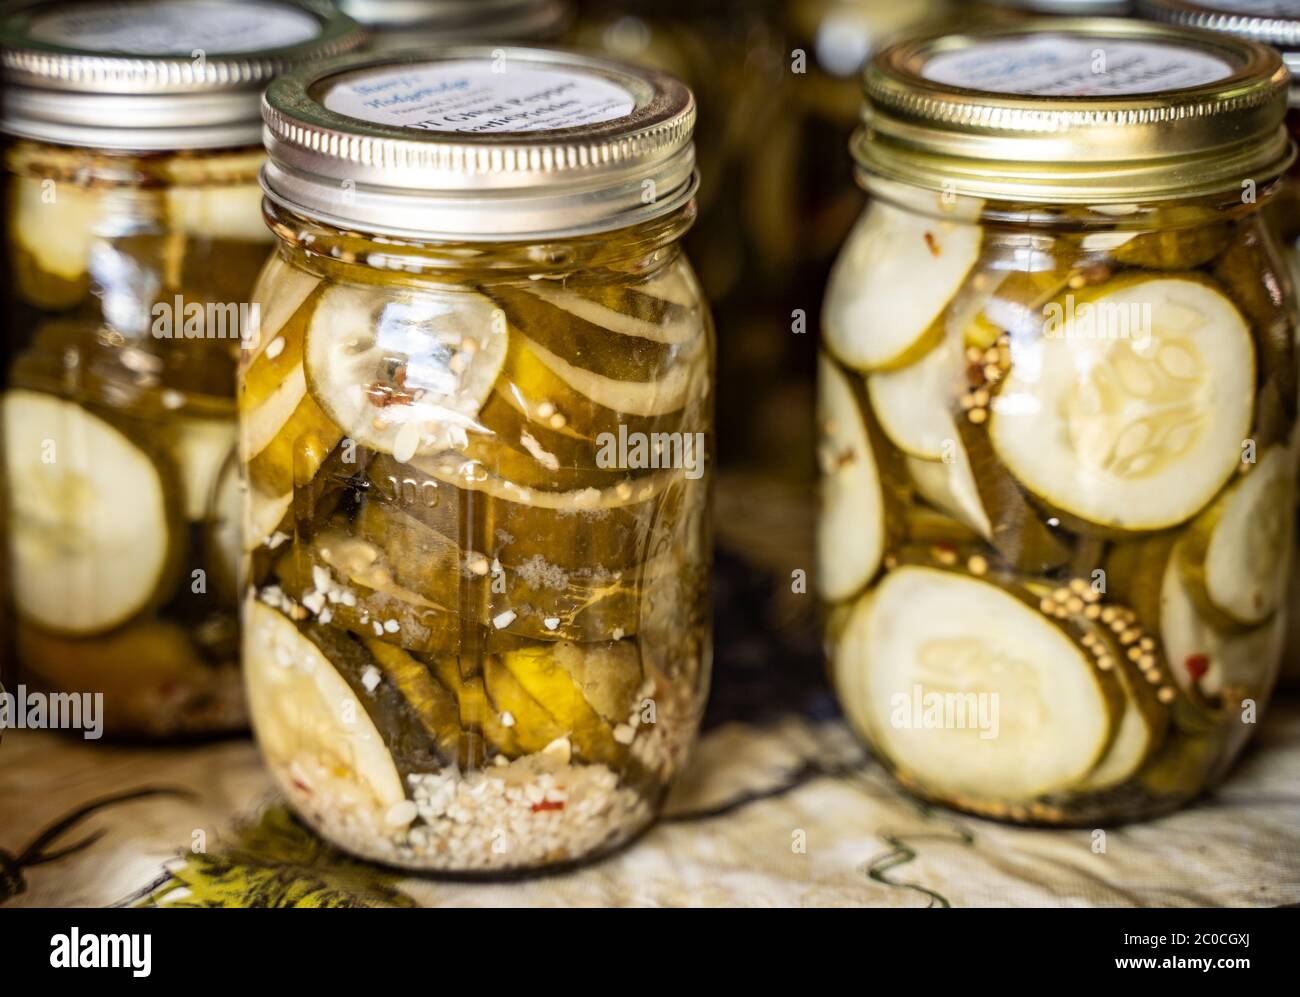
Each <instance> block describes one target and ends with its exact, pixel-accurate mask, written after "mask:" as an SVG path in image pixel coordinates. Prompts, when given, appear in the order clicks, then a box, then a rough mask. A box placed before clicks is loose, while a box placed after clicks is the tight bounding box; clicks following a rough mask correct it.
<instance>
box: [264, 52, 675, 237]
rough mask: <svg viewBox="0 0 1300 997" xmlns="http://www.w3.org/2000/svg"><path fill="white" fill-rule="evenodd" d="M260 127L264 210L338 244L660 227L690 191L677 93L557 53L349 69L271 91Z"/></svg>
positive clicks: (291, 78)
mask: <svg viewBox="0 0 1300 997" xmlns="http://www.w3.org/2000/svg"><path fill="white" fill-rule="evenodd" d="M263 116H264V118H265V120H266V135H265V141H266V148H267V153H268V160H267V164H266V166H265V168H264V169H263V173H262V185H263V187H264V188H265V190H266V192H267V195H268V196H269V197H270V198H271V199H272V200H273V201H275V202H277V203H279V204H282V205H283V206H285V207H286V208H288V209H290V210H292V211H296V212H298V213H301V214H304V215H306V216H308V217H311V218H315V219H317V220H319V221H323V222H325V223H327V224H330V225H334V226H336V227H339V228H345V229H354V230H361V231H365V232H375V233H384V234H390V235H397V236H402V237H404V238H416V239H426V240H452V241H460V240H491V241H511V240H517V239H524V238H533V237H536V236H542V235H547V236H564V235H578V234H584V233H589V232H601V231H608V230H611V229H616V228H622V227H625V226H628V225H634V224H637V223H639V222H642V221H648V220H650V219H652V218H656V217H659V216H662V215H665V214H668V213H670V212H672V211H674V210H676V209H677V208H679V207H681V206H682V205H684V204H685V203H686V202H687V201H689V200H690V198H691V197H692V196H693V195H694V193H695V189H696V186H697V179H696V175H695V149H694V146H693V145H692V143H691V132H692V129H693V128H694V125H695V99H694V97H693V96H692V94H691V92H690V90H689V89H688V88H687V87H686V86H685V84H683V83H681V82H679V81H678V80H676V79H674V78H673V77H671V76H668V75H666V74H664V73H660V72H657V71H655V70H651V69H643V68H639V67H638V68H634V67H631V66H625V65H622V64H620V63H616V62H610V61H607V60H604V59H597V58H594V57H592V56H587V55H578V54H575V53H571V52H561V51H555V50H551V49H537V48H501V47H499V46H498V47H492V48H488V47H485V46H466V47H458V48H447V49H440V50H438V51H437V52H436V53H434V54H430V52H429V51H427V50H419V51H414V52H406V53H397V54H393V55H369V56H350V57H346V58H343V59H336V60H333V61H332V62H329V63H326V64H324V65H319V66H310V67H307V66H304V67H300V68H298V69H295V70H293V71H291V72H289V73H286V74H285V75H283V76H281V77H279V78H278V79H276V80H275V82H273V83H272V84H271V85H270V86H269V87H268V88H267V91H266V95H265V97H264V98H263Z"/></svg>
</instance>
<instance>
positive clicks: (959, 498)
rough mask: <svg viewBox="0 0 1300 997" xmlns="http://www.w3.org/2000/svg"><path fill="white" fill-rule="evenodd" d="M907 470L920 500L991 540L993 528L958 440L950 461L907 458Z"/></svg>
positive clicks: (963, 448) (964, 450)
mask: <svg viewBox="0 0 1300 997" xmlns="http://www.w3.org/2000/svg"><path fill="white" fill-rule="evenodd" d="M907 471H908V475H909V476H910V477H911V479H912V483H913V484H914V485H915V486H916V490H917V491H918V492H919V493H920V495H921V497H922V498H923V499H925V500H926V501H927V502H929V503H930V504H931V505H933V506H934V507H935V508H936V509H939V510H940V511H942V512H946V513H947V514H948V515H950V516H951V517H952V518H953V519H955V520H957V522H959V523H961V524H963V525H964V526H967V527H969V528H970V529H972V530H974V531H975V532H976V533H978V534H979V535H980V536H982V537H983V538H984V539H985V540H988V539H991V538H992V536H993V526H992V524H991V523H990V522H989V515H988V513H987V512H985V511H984V505H983V503H981V502H980V496H979V489H978V488H977V487H976V485H975V477H974V475H972V474H971V470H970V459H969V458H968V457H967V456H966V448H965V447H964V446H962V445H961V441H960V440H958V441H957V443H956V447H955V449H954V450H953V460H952V461H950V462H945V461H942V460H918V459H917V458H915V457H908V458H907Z"/></svg>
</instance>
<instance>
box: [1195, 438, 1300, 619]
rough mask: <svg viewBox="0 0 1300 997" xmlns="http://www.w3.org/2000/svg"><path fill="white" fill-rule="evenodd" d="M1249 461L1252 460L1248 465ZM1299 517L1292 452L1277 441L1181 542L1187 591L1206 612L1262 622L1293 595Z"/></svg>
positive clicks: (1229, 617) (1204, 514)
mask: <svg viewBox="0 0 1300 997" xmlns="http://www.w3.org/2000/svg"><path fill="white" fill-rule="evenodd" d="M1247 466H1249V465H1247ZM1294 521H1295V471H1294V468H1293V463H1292V458H1291V453H1290V451H1289V450H1288V449H1287V448H1286V447H1284V446H1273V447H1270V448H1269V449H1268V451H1267V452H1265V453H1264V455H1263V456H1262V457H1261V459H1260V461H1259V463H1258V464H1256V465H1254V466H1253V467H1251V468H1250V471H1249V473H1247V474H1246V475H1245V476H1244V477H1242V478H1241V479H1240V480H1238V481H1236V482H1234V483H1233V484H1232V485H1231V486H1229V487H1228V488H1227V489H1225V490H1224V493H1223V494H1222V495H1220V496H1219V497H1218V498H1217V499H1216V500H1215V502H1214V504H1213V505H1211V506H1210V507H1209V508H1208V509H1206V510H1205V511H1204V512H1203V513H1201V514H1200V516H1198V517H1197V518H1196V520H1195V521H1194V522H1193V523H1192V525H1191V526H1190V527H1189V529H1188V531H1187V536H1186V538H1185V539H1184V541H1183V543H1182V544H1181V545H1180V548H1179V552H1180V564H1181V568H1182V571H1183V578H1184V580H1185V581H1186V583H1187V589H1188V592H1189V593H1190V594H1191V596H1192V598H1193V599H1194V600H1195V601H1196V604H1197V605H1198V606H1199V607H1200V608H1201V610H1202V613H1203V614H1204V615H1206V617H1207V618H1210V619H1216V618H1217V616H1218V615H1221V616H1222V617H1226V620H1224V621H1223V622H1224V623H1226V625H1227V626H1228V627H1229V628H1230V627H1232V625H1234V624H1236V625H1240V626H1254V625H1256V624H1259V623H1263V622H1264V621H1265V620H1267V619H1268V618H1269V617H1270V616H1272V615H1273V613H1275V612H1276V611H1277V609H1278V607H1279V606H1281V604H1282V602H1283V600H1284V599H1285V597H1286V583H1287V574H1288V572H1289V570H1290V567H1289V563H1288V558H1289V555H1290V551H1291V547H1292V539H1293V533H1294Z"/></svg>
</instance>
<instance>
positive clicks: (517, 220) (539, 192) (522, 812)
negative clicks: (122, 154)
mask: <svg viewBox="0 0 1300 997" xmlns="http://www.w3.org/2000/svg"><path fill="white" fill-rule="evenodd" d="M502 68H504V72H503V71H501V69H502ZM376 95H380V96H376ZM557 95H559V96H557ZM503 108H508V110H503ZM694 118H695V104H694V100H693V98H692V96H691V94H690V92H689V91H688V90H687V88H686V87H685V86H683V85H682V84H681V83H680V82H678V81H677V80H675V79H672V78H671V77H669V76H667V75H665V74H662V73H657V72H653V71H650V70H645V69H641V68H631V67H626V66H623V65H621V64H617V63H611V62H609V61H606V60H600V59H594V58H590V57H584V56H578V55H573V54H570V53H562V52H556V51H553V50H543V49H525V48H511V49H508V50H507V51H506V53H505V56H504V63H503V62H502V58H501V53H500V52H499V50H497V49H494V48H492V47H488V46H483V47H480V48H478V49H473V48H459V49H454V50H451V51H450V52H449V53H447V54H444V55H442V56H438V55H437V54H436V53H433V52H431V53H429V54H428V55H425V54H424V53H421V52H408V53H405V54H404V55H401V56H387V57H386V56H382V55H379V56H372V57H352V58H345V59H342V60H338V61H336V62H334V63H330V64H325V65H322V66H317V67H312V68H310V69H308V68H305V67H304V68H303V69H300V70H296V71H294V72H291V73H287V74H285V75H284V76H282V77H280V78H279V79H278V80H277V81H276V82H274V83H272V84H271V86H270V88H269V89H268V91H267V96H266V122H267V135H268V150H269V161H268V164H267V168H266V184H267V200H268V213H269V217H270V219H271V222H272V225H273V228H274V231H275V233H276V235H277V237H278V239H279V246H278V249H277V255H276V257H275V260H274V262H273V263H272V264H271V265H269V266H268V268H267V270H266V271H265V272H264V274H263V276H262V278H261V280H260V281H259V287H258V296H259V297H261V298H263V299H265V300H266V301H267V302H268V311H270V312H273V313H274V314H273V316H272V318H269V319H264V321H263V329H262V333H263V335H262V337H261V343H260V346H259V348H258V349H257V350H256V351H247V352H246V353H245V356H244V357H243V360H242V363H241V369H240V389H239V410H240V411H239V415H240V441H241V463H242V464H243V466H244V468H245V476H246V478H247V481H248V495H249V502H248V506H247V519H246V529H245V535H246V536H247V537H248V538H249V543H250V547H251V548H252V551H251V558H250V561H251V563H250V571H249V573H248V577H247V590H246V600H245V617H244V637H245V645H244V646H245V654H244V667H245V674H246V679H247V685H248V692H249V705H250V710H251V714H252V720H253V727H254V730H255V732H256V734H257V738H258V743H259V745H260V747H261V749H262V753H263V756H264V757H265V759H266V761H267V764H268V766H269V768H270V770H271V772H272V774H273V775H274V777H275V779H276V781H277V783H278V785H279V786H280V788H281V789H282V790H283V792H284V793H285V794H286V796H287V797H288V798H289V800H290V801H291V803H292V804H293V806H294V807H295V809H296V810H297V811H298V813H299V814H301V815H302V817H303V818H304V819H305V820H306V821H307V822H308V823H309V824H310V825H311V826H312V827H314V828H316V829H317V830H318V831H319V832H320V833H322V834H323V835H325V836H326V837H327V838H329V839H330V840H332V841H334V842H336V843H337V844H339V845H340V846H342V847H344V848H346V849H348V850H349V851H351V852H353V853H355V854H358V855H362V856H366V857H369V858H373V859H378V860H381V861H384V862H388V863H392V864H397V865H402V866H407V867H411V868H418V869H435V870H442V871H450V872H460V873H501V872H505V871H522V870H533V869H542V868H548V867H555V866H560V865H565V864H568V863H573V862H577V861H581V860H584V859H588V858H592V857H595V856H598V855H601V854H604V853H605V852H607V851H609V850H610V849H612V848H616V847H618V846H619V845H620V844H622V843H623V842H625V841H627V840H629V839H630V838H631V837H632V836H633V835H635V834H637V833H638V832H639V831H641V830H642V829H643V828H645V827H646V826H647V825H648V824H649V822H650V821H651V820H652V819H653V818H654V815H655V814H656V813H657V812H658V808H659V806H660V804H661V802H662V800H663V797H664V794H665V793H666V791H667V788H668V786H669V784H670V783H671V781H672V780H673V778H674V776H675V775H676V774H677V772H678V771H680V769H681V766H682V764H683V762H684V760H685V757H686V754H687V752H688V750H689V748H690V745H691V743H692V742H693V740H694V737H695V732H696V729H697V726H698V724H699V721H700V717H701V715H702V713H703V709H704V701H705V696H706V693H707V688H708V678H709V671H710V666H711V660H712V649H711V634H710V620H709V600H708V571H709V554H710V549H709V535H710V534H709V522H708V493H709V485H710V480H711V467H712V461H713V449H712V383H713V357H714V347H713V329H712V324H711V321H710V318H709V311H708V306H707V304H706V302H705V299H704V296H703V293H702V292H701V289H700V286H699V283H698V282H697V280H696V278H695V275H694V273H693V271H692V269H691V267H690V264H689V263H688V262H687V259H686V256H685V254H684V253H683V252H682V250H681V246H680V240H681V237H682V236H683V234H684V233H685V232H686V230H687V228H688V227H689V226H690V224H691V222H692V221H693V220H694V217H695V216H694V196H695V191H696V187H697V181H696V176H697V175H696V172H695V162H694V151H693V147H692V145H691V134H692V128H693V125H694ZM615 150H617V151H618V152H619V154H618V155H615V154H614V152H615ZM561 152H563V153H564V154H563V155H562V154H561ZM344 181H351V186H349V187H346V188H345V187H344V186H343V182H344ZM348 718H351V719H350V720H349V719H348Z"/></svg>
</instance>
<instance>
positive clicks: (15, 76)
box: [0, 0, 364, 738]
mask: <svg viewBox="0 0 1300 997" xmlns="http://www.w3.org/2000/svg"><path fill="white" fill-rule="evenodd" d="M363 37H364V36H363V34H362V33H361V31H360V29H358V28H357V27H356V25H355V24H353V23H352V22H351V21H350V20H348V19H347V18H346V17H344V16H342V15H341V14H339V13H338V12H337V11H336V10H335V9H334V8H333V7H332V6H330V5H328V4H325V3H323V2H315V0H304V2H294V0H269V2H248V3H243V2H237V0H236V2H228V0H171V2H159V0H134V2H131V0H128V2H125V3H115V4H98V3H63V2H51V0H29V2H18V3H11V4H8V5H6V6H5V7H4V9H3V12H2V13H0V48H2V49H3V56H2V59H3V71H4V85H5V104H4V110H3V118H2V119H0V125H2V127H3V130H4V132H5V134H6V135H7V136H8V137H9V141H8V143H7V145H6V148H5V165H6V170H7V173H6V178H5V187H6V199H7V208H8V214H7V220H8V231H7V232H6V238H5V240H4V255H5V260H4V262H5V268H6V272H7V282H8V288H7V295H8V299H9V302H10V311H9V314H8V316H7V318H8V327H7V330H6V361H7V362H6V368H5V370H4V372H3V373H4V380H3V388H4V396H3V408H2V409H0V418H2V419H3V430H4V432H3V447H4V470H5V497H6V506H7V517H6V524H5V525H6V529H5V542H6V544H7V546H8V553H9V557H8V562H7V568H8V572H7V584H8V586H9V589H10V605H9V608H8V610H7V612H9V613H11V614H12V627H11V628H7V629H10V632H11V633H12V634H13V637H14V641H15V644H16V650H17V657H18V659H19V663H20V665H19V669H18V670H19V674H20V677H21V679H22V681H23V682H24V683H25V684H26V685H27V686H28V687H29V688H33V689H42V690H45V691H54V692H71V693H91V694H93V693H102V694H103V697H104V700H103V719H104V722H105V729H106V730H107V731H108V732H109V733H110V734H111V735H116V736H125V737H142V738H164V737H174V736H189V735H201V734H210V733H217V732H222V731H229V730H236V729H240V728H242V727H243V726H244V725H245V723H246V719H245V713H244V708H243V705H242V696H241V693H240V679H239V669H238V650H239V641H238V626H237V600H236V588H235V573H236V563H237V559H238V553H239V534H238V511H239V505H240V495H239V489H238V474H237V461H236V459H235V452H234V444H235V423H234V371H235V363H236V359H237V356H238V354H239V352H240V346H241V341H242V339H243V337H246V336H248V335H250V334H252V333H255V331H256V326H257V321H258V317H259V306H258V303H257V302H254V301H253V300H252V298H251V293H252V288H253V283H254V280H255V278H256V275H257V273H258V271H259V269H260V268H261V266H262V264H263V262H264V261H265V259H266V256H267V253H268V250H269V248H270V244H271V237H270V233H269V231H268V230H267V228H266V225H265V222H264V221H263V219H262V214H261V192H260V189H259V187H258V182H257V173H258V169H259V168H260V166H261V163H262V161H263V153H262V150H261V144H260V131H261V128H260V118H259V108H258V97H259V92H260V89H261V87H262V86H264V85H265V83H266V82H267V81H268V80H269V79H270V78H271V76H272V75H273V74H274V72H275V71H276V70H278V69H279V68H281V67H283V66H286V65H289V64H292V63H294V62H297V61H301V60H312V59H317V58H320V57H322V56H325V55H331V54H334V53H338V52H341V51H346V50H348V49H351V48H355V47H357V46H358V45H360V44H361V42H362V41H363Z"/></svg>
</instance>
